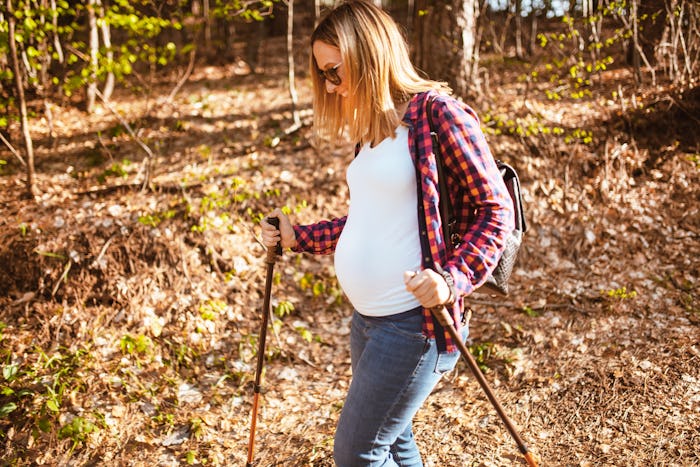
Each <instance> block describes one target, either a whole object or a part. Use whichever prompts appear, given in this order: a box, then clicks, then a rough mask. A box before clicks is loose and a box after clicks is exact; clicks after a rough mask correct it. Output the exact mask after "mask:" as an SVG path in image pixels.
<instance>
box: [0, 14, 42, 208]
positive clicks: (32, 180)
mask: <svg viewBox="0 0 700 467" xmlns="http://www.w3.org/2000/svg"><path fill="white" fill-rule="evenodd" d="M6 6H7V20H8V37H7V41H8V42H9V46H10V61H11V65H12V72H13V73H14V75H15V86H16V87H17V104H18V105H19V116H20V125H21V128H22V136H23V138H24V146H25V149H26V151H27V186H26V187H27V192H26V193H27V195H28V196H29V197H31V198H35V197H36V196H37V195H38V194H39V190H38V189H37V187H36V175H35V172H34V146H33V144H32V136H31V133H30V132H29V119H28V117H27V101H26V99H25V96H24V84H23V81H24V80H23V78H22V77H23V73H22V69H21V67H20V63H19V58H18V55H17V42H16V40H15V26H16V23H17V19H16V17H15V15H14V9H13V6H12V0H7V3H6Z"/></svg>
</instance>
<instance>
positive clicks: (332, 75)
mask: <svg viewBox="0 0 700 467" xmlns="http://www.w3.org/2000/svg"><path fill="white" fill-rule="evenodd" d="M342 64H343V62H340V63H338V64H337V65H334V66H332V67H331V68H328V69H327V70H321V69H320V68H318V69H317V71H318V76H319V77H320V78H321V79H322V80H328V82H329V83H331V84H333V85H335V86H339V85H340V82H341V81H342V80H341V79H340V76H338V67H339V66H340V65H342Z"/></svg>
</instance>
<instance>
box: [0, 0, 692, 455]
mask: <svg viewBox="0 0 700 467" xmlns="http://www.w3.org/2000/svg"><path fill="white" fill-rule="evenodd" d="M334 3H336V2H333V1H332V0H325V1H321V0H314V1H311V0H297V1H295V0H261V1H256V0H179V1H172V0H167V1H156V0H87V1H84V2H75V1H68V0H3V1H2V5H0V214H1V215H0V368H1V369H2V374H1V375H0V464H2V465H7V466H25V465H26V466H30V465H31V466H34V465H56V466H78V465H80V466H92V465H120V466H121V465H124V466H141V465H158V466H170V465H172V466H176V465H224V466H228V465H244V464H245V463H246V455H247V451H248V449H249V446H248V443H249V436H250V432H251V411H252V406H253V386H254V380H255V373H256V362H257V359H258V343H259V338H260V334H261V333H260V326H261V319H262V316H263V315H264V314H267V315H268V316H269V328H268V333H267V342H266V347H265V351H264V355H263V357H264V358H263V361H264V372H263V374H262V393H261V397H260V408H259V412H258V414H257V427H256V430H255V452H254V459H255V465H258V466H261V467H262V466H266V467H267V466H332V465H334V464H333V459H332V453H333V438H334V430H335V426H336V422H337V420H338V416H339V414H340V410H341V408H342V406H343V401H344V396H345V392H346V390H347V388H348V385H349V382H350V380H351V376H352V374H351V370H350V355H349V332H350V331H349V322H350V317H351V314H352V306H351V305H350V303H349V302H348V300H347V298H346V297H345V295H344V294H343V292H342V290H341V288H340V286H339V284H338V282H337V280H336V278H335V274H334V268H333V259H332V257H329V256H322V257H319V256H310V255H301V254H295V253H292V252H291V251H284V252H283V254H282V255H281V256H280V257H279V258H278V259H277V261H276V264H275V266H274V276H273V282H272V298H271V304H270V308H269V310H266V309H264V308H265V307H264V305H263V298H264V285H265V273H266V263H265V258H266V251H265V248H264V246H263V245H262V242H261V239H260V227H259V223H260V221H261V219H262V218H263V217H264V216H266V215H267V214H269V213H270V212H271V211H272V210H273V209H274V208H277V207H280V208H282V209H283V210H284V211H285V212H286V213H289V214H290V216H291V217H292V218H293V220H294V221H295V222H298V223H311V222H314V221H316V220H319V219H329V218H333V217H338V216H342V215H344V214H346V212H347V208H348V188H347V184H346V178H345V171H346V168H347V165H348V164H349V162H350V161H351V160H352V157H353V148H354V142H353V141H347V142H346V144H344V145H340V146H331V145H329V144H327V143H324V142H322V141H316V140H315V139H314V138H312V137H311V134H312V131H311V130H312V129H311V123H312V115H313V113H312V112H313V111H312V93H311V81H310V79H309V77H310V67H309V56H310V47H309V35H310V33H311V31H312V29H313V27H314V24H315V22H316V21H317V19H318V18H319V17H320V15H322V14H323V11H324V9H326V8H328V7H329V6H331V5H333V4H334ZM375 3H377V4H380V5H381V6H383V7H384V8H385V9H386V10H387V11H389V12H390V14H391V15H392V16H393V17H394V18H395V19H396V21H397V22H398V23H399V24H400V25H401V27H402V29H403V31H404V33H405V36H406V38H407V41H408V43H409V44H410V47H411V53H412V58H413V60H414V63H415V64H416V66H417V68H418V69H420V70H421V72H423V73H425V74H426V75H427V76H430V77H431V78H434V79H439V80H444V81H447V82H448V83H449V84H450V86H451V88H452V89H453V91H454V94H455V95H456V96H458V97H459V98H461V99H463V100H464V101H465V102H466V103H468V104H469V105H470V106H471V107H472V108H474V109H475V111H476V112H477V114H478V115H479V118H480V122H481V126H482V129H483V131H484V133H485V134H486V136H487V139H488V141H489V144H490V146H491V149H492V151H493V153H494V156H495V157H496V158H498V159H500V160H502V161H504V162H507V163H508V164H510V165H512V166H513V167H515V168H516V169H517V171H518V174H519V176H520V182H521V184H522V191H523V201H524V209H525V216H526V220H527V223H528V230H527V232H526V233H525V236H524V239H523V244H522V246H521V248H520V251H519V254H518V261H517V263H516V266H515V270H514V273H513V276H512V277H511V279H510V287H511V290H510V293H509V294H508V295H507V296H500V295H499V296H497V295H490V294H486V293H477V294H473V295H471V296H469V297H468V299H467V303H468V305H469V307H470V308H471V309H472V311H473V317H472V320H471V324H470V336H469V340H468V342H467V344H468V348H469V351H470V353H471V355H472V356H473V358H474V359H475V361H476V362H477V363H478V365H479V367H480V369H481V371H482V372H483V374H484V375H485V378H486V380H487V381H488V384H489V385H490V386H491V388H492V390H493V392H494V394H495V396H496V397H497V398H498V400H499V401H500V403H501V404H502V406H503V408H504V410H505V412H506V413H507V414H508V416H509V417H510V419H511V420H512V421H513V423H514V424H515V425H516V426H517V429H518V431H519V433H520V435H521V436H522V438H523V440H524V441H525V442H526V444H527V446H528V448H529V449H530V451H531V452H532V453H533V455H534V457H535V458H536V459H537V460H538V462H539V465H542V466H582V467H584V466H585V467H587V466H623V465H624V466H650V465H658V466H661V465H663V466H700V297H699V295H698V293H699V291H700V284H699V281H698V279H699V277H700V261H698V258H699V257H700V4H699V3H698V2H696V1H693V0H648V1H641V0H573V1H564V0H559V1H558V0H482V1H477V0H443V1H437V0H383V1H382V0H375ZM414 432H415V434H416V439H417V442H418V446H419V448H420V450H421V454H422V456H423V459H424V462H425V465H426V466H430V467H461V466H511V465H525V461H524V460H523V456H522V455H521V453H520V452H519V450H518V446H517V445H516V443H514V441H513V439H512V437H511V436H510V435H509V433H508V431H507V430H506V429H505V427H504V425H503V423H502V421H501V420H500V418H499V417H498V415H497V413H496V412H495V410H494V407H493V406H492V405H491V403H490V402H489V400H488V399H487V397H486V396H485V394H484V392H483V391H482V389H481V388H480V386H479V384H478V383H477V381H476V380H475V378H474V376H473V374H472V373H471V372H470V369H469V368H468V367H467V365H466V364H464V362H460V363H459V364H458V365H457V368H456V369H455V370H454V371H452V372H450V373H448V374H447V375H446V376H445V377H444V378H443V379H442V380H441V382H440V383H439V384H438V387H437V388H436V389H435V391H434V392H433V394H432V395H431V396H430V398H429V399H428V401H427V402H426V404H425V405H424V406H423V408H422V409H421V410H420V411H419V412H418V415H417V416H416V419H415V420H414Z"/></svg>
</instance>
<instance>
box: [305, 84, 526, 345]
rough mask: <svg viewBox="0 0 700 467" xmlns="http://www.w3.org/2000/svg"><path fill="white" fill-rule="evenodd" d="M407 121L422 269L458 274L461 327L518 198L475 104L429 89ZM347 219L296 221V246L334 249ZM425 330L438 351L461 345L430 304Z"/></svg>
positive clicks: (511, 223)
mask: <svg viewBox="0 0 700 467" xmlns="http://www.w3.org/2000/svg"><path fill="white" fill-rule="evenodd" d="M428 98H433V99H434V100H433V106H432V111H433V122H434V124H435V126H436V127H437V128H436V130H437V133H438V141H439V142H440V148H441V154H442V157H443V161H444V165H445V169H446V176H447V182H448V186H449V187H450V193H451V198H452V205H453V207H454V212H455V213H456V215H457V219H458V226H457V231H458V232H464V234H463V236H462V241H461V242H460V244H459V246H458V247H457V248H455V249H452V247H451V245H447V244H446V243H445V241H444V239H443V238H442V223H441V220H440V210H439V205H438V202H439V187H438V181H437V167H436V163H435V154H434V153H433V150H432V140H431V137H430V125H429V123H428V118H427V115H426V112H425V104H426V100H427V99H428ZM403 122H404V123H405V124H406V125H407V126H408V129H409V133H408V141H409V151H410V153H411V157H412V159H413V163H414V166H415V167H416V177H417V180H419V183H418V184H417V185H418V201H419V203H418V204H419V205H418V221H419V228H420V239H421V248H422V251H423V258H422V263H423V268H425V269H428V268H430V269H435V265H436V264H439V265H440V266H441V267H442V269H443V270H444V271H446V272H448V273H449V274H450V275H451V276H452V278H453V279H454V287H455V290H456V292H457V295H458V299H457V300H456V303H455V304H454V307H453V309H452V310H451V311H452V316H453V320H454V322H455V326H456V327H457V329H458V331H459V327H460V326H461V325H460V323H461V316H460V314H461V312H462V310H463V309H464V308H463V306H462V301H463V300H464V297H465V296H467V295H469V294H471V293H472V292H473V291H474V290H476V289H477V288H478V287H479V286H480V285H482V284H483V283H484V282H485V281H486V279H487V277H488V275H489V274H490V273H491V271H492V270H493V269H494V268H495V267H496V264H497V263H498V259H499V258H500V255H501V253H502V251H503V248H504V247H505V239H506V237H507V235H508V234H509V233H510V232H511V230H513V228H514V222H515V220H514V210H513V202H512V200H511V198H510V195H509V194H508V191H507V188H506V186H505V184H504V182H503V178H502V177H501V174H500V172H499V170H498V168H497V167H496V163H495V160H494V158H493V156H492V155H491V151H490V149H489V147H488V144H487V143H486V139H485V138H484V135H483V133H482V131H481V127H480V124H479V120H478V117H477V116H476V114H475V113H474V111H473V110H472V109H471V108H470V107H468V106H467V105H465V104H464V103H462V102H460V101H458V100H456V99H453V98H451V97H447V96H443V95H438V94H437V93H436V92H434V91H429V92H425V93H421V94H417V95H415V96H414V97H413V99H412V100H411V102H410V103H409V106H408V109H407V111H406V114H405V115H404V118H403ZM346 219H347V216H344V217H340V218H336V219H332V220H323V221H320V222H317V223H315V224H311V225H297V226H294V231H295V233H296V239H297V245H296V247H295V248H294V251H296V252H308V253H315V254H331V253H333V252H334V251H335V246H336V244H337V242H338V239H339V238H340V234H341V232H342V231H343V227H344V226H345V221H346ZM377 228H380V226H377ZM423 333H424V334H425V335H426V336H427V337H429V338H435V339H436V343H437V346H438V349H439V350H440V351H448V352H453V351H456V350H457V347H456V346H455V345H454V343H453V342H452V339H451V337H450V335H449V333H447V331H446V330H444V329H443V328H442V327H441V326H440V324H439V323H438V322H437V320H436V319H435V318H434V317H433V315H432V313H431V312H430V310H429V309H425V310H424V311H423Z"/></svg>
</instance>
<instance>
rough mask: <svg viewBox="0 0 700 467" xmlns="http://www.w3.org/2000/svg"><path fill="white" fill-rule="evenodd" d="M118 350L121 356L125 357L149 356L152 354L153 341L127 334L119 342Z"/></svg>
mask: <svg viewBox="0 0 700 467" xmlns="http://www.w3.org/2000/svg"><path fill="white" fill-rule="evenodd" d="M119 348H120V349H121V351H122V353H123V354H127V355H136V356H138V355H149V354H151V353H152V352H153V341H152V340H151V338H150V337H148V336H144V335H143V334H139V335H137V336H132V335H130V334H127V335H125V336H124V337H122V338H121V340H120V341H119Z"/></svg>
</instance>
